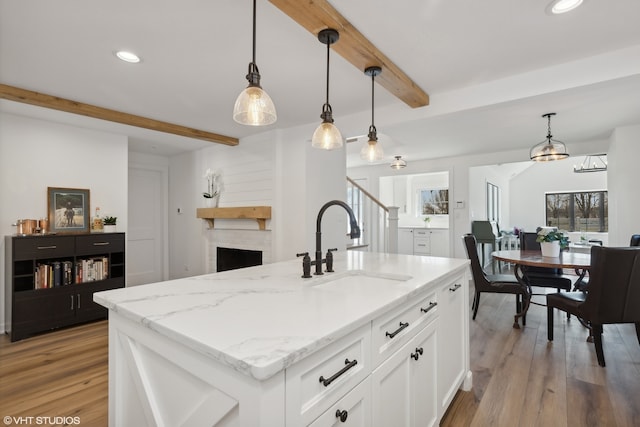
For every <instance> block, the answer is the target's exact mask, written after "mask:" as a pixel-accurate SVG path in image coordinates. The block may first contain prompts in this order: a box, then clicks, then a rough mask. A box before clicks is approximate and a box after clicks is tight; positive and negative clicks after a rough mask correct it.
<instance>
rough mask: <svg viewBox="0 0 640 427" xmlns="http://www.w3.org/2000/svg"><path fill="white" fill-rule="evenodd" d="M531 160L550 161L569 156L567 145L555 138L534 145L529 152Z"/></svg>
mask: <svg viewBox="0 0 640 427" xmlns="http://www.w3.org/2000/svg"><path fill="white" fill-rule="evenodd" d="M529 154H530V157H531V160H533V161H536V162H549V161H552V160H562V159H566V158H567V157H569V153H567V147H566V146H565V145H564V143H562V142H560V141H555V140H553V139H552V140H549V141H543V142H541V143H540V144H538V145H536V146H534V147H533V148H532V149H531V152H530V153H529Z"/></svg>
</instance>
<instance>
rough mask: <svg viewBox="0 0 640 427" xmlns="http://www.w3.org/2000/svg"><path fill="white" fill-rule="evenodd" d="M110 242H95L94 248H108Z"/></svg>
mask: <svg viewBox="0 0 640 427" xmlns="http://www.w3.org/2000/svg"><path fill="white" fill-rule="evenodd" d="M108 245H109V242H95V243H94V244H93V246H108Z"/></svg>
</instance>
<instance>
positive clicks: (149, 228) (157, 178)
mask: <svg viewBox="0 0 640 427" xmlns="http://www.w3.org/2000/svg"><path fill="white" fill-rule="evenodd" d="M165 181H166V172H165V171H162V170H155V169H147V168H143V167H135V166H132V167H130V168H129V218H128V233H127V234H128V235H127V238H128V240H127V243H128V244H127V286H134V285H142V284H145V283H153V282H160V281H162V280H165V279H166V277H165V273H164V270H165V265H164V255H163V253H164V239H163V236H165V233H164V229H165V225H164V224H165V217H166V215H165V210H166V208H165V206H166V203H165V200H166V185H165Z"/></svg>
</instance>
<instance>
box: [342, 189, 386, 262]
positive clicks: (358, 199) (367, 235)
mask: <svg viewBox="0 0 640 427" xmlns="http://www.w3.org/2000/svg"><path fill="white" fill-rule="evenodd" d="M347 188H348V190H350V191H348V194H350V195H351V197H350V198H349V200H347V203H348V204H349V205H350V206H351V208H352V209H353V211H354V213H355V214H356V217H357V218H358V223H359V224H360V229H361V232H362V237H361V238H360V239H358V240H356V241H354V242H353V248H359V249H361V250H367V251H369V252H389V253H397V252H398V208H397V207H394V206H389V207H387V206H385V205H384V204H383V203H382V202H381V201H380V200H378V199H377V198H376V197H375V196H373V195H372V194H371V193H369V192H368V191H367V190H366V189H364V188H363V187H362V186H361V185H360V184H358V183H357V182H356V181H354V180H353V179H351V178H349V177H347ZM365 248H366V249H365Z"/></svg>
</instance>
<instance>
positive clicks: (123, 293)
mask: <svg viewBox="0 0 640 427" xmlns="http://www.w3.org/2000/svg"><path fill="white" fill-rule="evenodd" d="M334 259H335V260H334V270H335V273H325V274H324V275H322V276H314V277H313V278H310V279H303V278H301V275H302V261H301V259H296V260H291V261H284V262H279V263H273V264H267V265H262V266H258V267H250V268H244V269H240V270H232V271H226V272H222V273H215V274H207V275H202V276H196V277H190V278H185V279H178V280H171V281H166V282H160V283H153V284H149V285H141V286H133V287H129V288H122V289H115V290H110V291H105V292H98V293H95V294H94V301H96V302H97V303H99V304H101V305H103V306H105V307H107V308H108V309H109V310H111V311H113V312H115V313H117V314H118V315H120V316H123V317H125V318H127V319H130V320H132V321H134V322H136V323H139V324H140V325H142V326H144V327H146V328H149V329H150V330H153V331H155V332H156V333H159V334H161V335H164V336H166V337H169V338H170V339H173V340H175V341H176V342H178V343H180V344H182V345H185V346H187V347H189V348H191V349H193V350H196V351H198V352H201V353H204V354H206V355H208V356H209V357H211V358H213V359H216V360H218V361H220V362H221V363H224V364H226V365H228V366H230V367H232V368H233V369H235V370H237V371H239V372H242V373H243V374H245V375H248V376H251V377H253V378H255V379H258V380H264V379H267V378H269V377H271V376H273V375H275V374H276V373H278V372H280V371H281V370H283V369H285V368H286V367H288V366H290V365H291V364H293V363H295V362H296V361H298V360H300V359H302V358H303V357H305V356H307V355H309V354H311V353H313V352H314V351H316V350H318V349H320V348H322V347H324V346H326V345H327V344H329V343H331V342H333V341H335V340H336V339H338V338H340V337H342V336H344V335H346V334H347V333H349V332H351V331H353V330H355V329H356V328H358V327H360V326H362V325H364V324H365V323H367V322H370V321H371V320H372V319H374V318H375V317H377V316H378V315H380V314H382V313H383V312H385V311H387V310H389V309H391V308H393V307H395V306H397V305H400V304H402V303H403V302H405V301H407V300H409V299H410V298H411V297H412V296H413V295H415V294H416V293H419V292H421V291H423V290H425V287H429V285H430V284H431V283H432V282H433V281H435V280H437V279H442V278H445V277H448V276H451V275H453V274H459V273H460V272H462V271H464V270H465V269H466V268H467V267H466V266H467V264H468V261H467V260H466V259H453V258H437V257H424V256H411V255H396V254H378V253H367V252H358V251H342V252H335V253H334ZM312 271H313V268H312ZM363 274H365V275H363Z"/></svg>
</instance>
